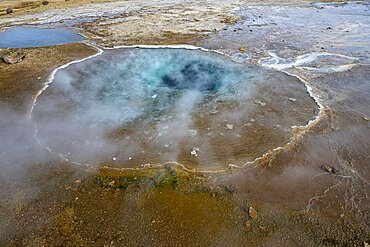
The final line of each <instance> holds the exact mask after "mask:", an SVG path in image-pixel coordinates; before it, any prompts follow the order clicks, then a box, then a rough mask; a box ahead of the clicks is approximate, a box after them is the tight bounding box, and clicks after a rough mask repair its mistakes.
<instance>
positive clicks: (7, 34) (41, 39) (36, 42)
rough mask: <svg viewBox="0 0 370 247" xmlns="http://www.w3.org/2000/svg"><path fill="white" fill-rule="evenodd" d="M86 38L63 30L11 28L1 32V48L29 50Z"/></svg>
mask: <svg viewBox="0 0 370 247" xmlns="http://www.w3.org/2000/svg"><path fill="white" fill-rule="evenodd" d="M83 39H84V38H83V37H82V36H81V35H78V34H76V33H74V32H73V31H71V30H68V29H63V28H36V27H10V28H7V29H5V31H4V32H0V48H29V47H42V46H51V45H61V44H67V43H72V42H77V41H81V40H83Z"/></svg>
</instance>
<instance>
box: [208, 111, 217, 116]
mask: <svg viewBox="0 0 370 247" xmlns="http://www.w3.org/2000/svg"><path fill="white" fill-rule="evenodd" d="M217 113H218V111H217V110H212V111H210V112H209V114H211V115H216V114H217Z"/></svg>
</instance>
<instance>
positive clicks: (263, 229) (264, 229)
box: [258, 226, 266, 231]
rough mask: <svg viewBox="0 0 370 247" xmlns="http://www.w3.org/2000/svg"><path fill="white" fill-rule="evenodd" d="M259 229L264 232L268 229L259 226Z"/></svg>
mask: <svg viewBox="0 0 370 247" xmlns="http://www.w3.org/2000/svg"><path fill="white" fill-rule="evenodd" d="M258 228H259V229H261V230H262V231H266V227H264V226H258Z"/></svg>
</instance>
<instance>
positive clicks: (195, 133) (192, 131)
mask: <svg viewBox="0 0 370 247" xmlns="http://www.w3.org/2000/svg"><path fill="white" fill-rule="evenodd" d="M188 132H189V134H190V135H191V136H196V135H197V134H198V131H196V130H188Z"/></svg>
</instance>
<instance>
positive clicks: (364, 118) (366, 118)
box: [362, 117, 370, 122]
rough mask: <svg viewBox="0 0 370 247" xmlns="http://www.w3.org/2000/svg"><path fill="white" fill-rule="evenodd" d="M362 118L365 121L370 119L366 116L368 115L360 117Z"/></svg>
mask: <svg viewBox="0 0 370 247" xmlns="http://www.w3.org/2000/svg"><path fill="white" fill-rule="evenodd" d="M362 119H363V120H365V121H367V122H369V121H370V118H368V117H362Z"/></svg>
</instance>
